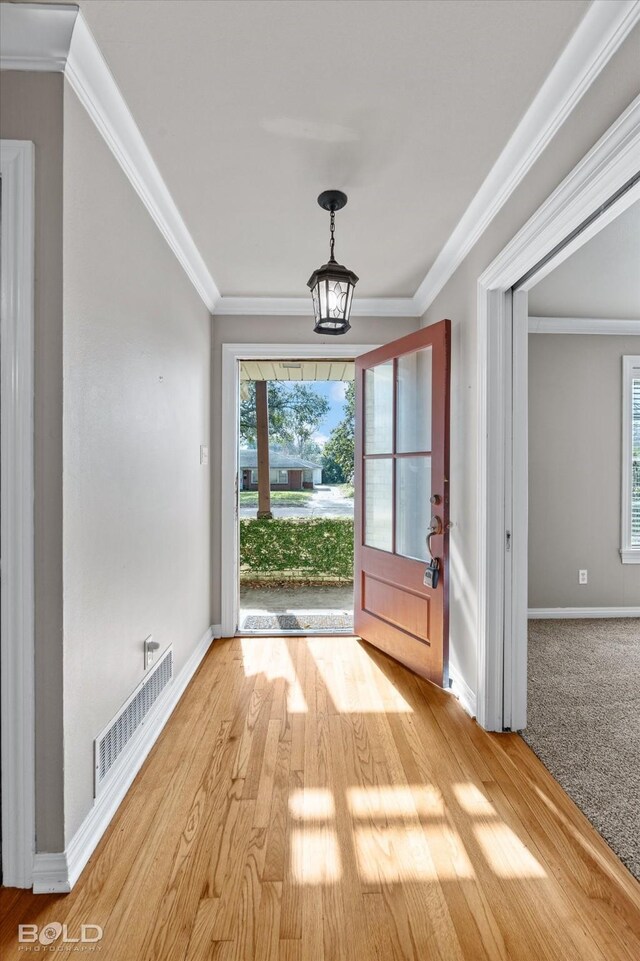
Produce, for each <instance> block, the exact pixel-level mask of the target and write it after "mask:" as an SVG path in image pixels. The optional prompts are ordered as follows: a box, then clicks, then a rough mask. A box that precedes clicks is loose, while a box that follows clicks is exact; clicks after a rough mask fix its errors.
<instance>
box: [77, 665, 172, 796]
mask: <svg viewBox="0 0 640 961" xmlns="http://www.w3.org/2000/svg"><path fill="white" fill-rule="evenodd" d="M172 677H173V648H172V647H170V648H168V650H167V651H166V652H165V653H164V654H163V655H162V657H161V659H160V660H159V661H158V663H157V664H156V665H155V667H154V668H153V670H152V671H150V672H149V674H147V676H146V677H145V678H144V680H143V681H141V682H140V684H139V685H138V687H137V688H136V689H135V691H134V692H133V694H132V695H131V697H130V698H129V699H128V701H126V702H125V704H123V705H122V707H121V708H120V710H119V711H118V713H117V714H116V716H115V717H114V718H113V720H112V721H110V722H109V724H108V725H107V727H105V728H104V730H103V731H102V732H101V733H100V734H99V735H98V737H97V738H96V739H95V741H94V742H93V745H94V747H93V750H94V761H95V783H94V796H96V797H97V795H98V794H99V792H100V791H101V789H102V788H103V786H104V784H105V781H107V780H108V779H109V777H108V776H109V772H110V771H111V769H112V767H113V765H114V764H115V763H116V761H117V760H118V758H119V757H120V756H121V754H122V752H123V751H124V750H125V748H126V746H127V744H128V743H129V742H130V741H131V738H132V737H133V736H134V734H135V733H136V731H137V730H138V729H139V728H140V727H141V726H142V725H143V724H144V722H145V719H146V717H147V715H148V713H149V711H150V710H151V708H152V707H153V705H154V704H155V703H156V701H157V700H158V698H159V697H160V695H161V694H162V692H163V691H164V689H165V687H166V686H167V684H169V682H170V681H171V679H172Z"/></svg>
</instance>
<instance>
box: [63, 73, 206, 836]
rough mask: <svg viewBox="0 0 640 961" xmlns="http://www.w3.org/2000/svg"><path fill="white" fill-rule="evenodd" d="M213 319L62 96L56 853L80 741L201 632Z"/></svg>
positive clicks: (72, 816)
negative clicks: (162, 657)
mask: <svg viewBox="0 0 640 961" xmlns="http://www.w3.org/2000/svg"><path fill="white" fill-rule="evenodd" d="M210 358H211V318H210V315H209V312H208V311H207V309H206V307H205V306H204V305H203V303H202V301H201V300H200V298H199V297H198V295H197V293H196V292H195V290H194V288H193V286H192V285H191V283H190V282H189V280H188V278H187V276H186V274H185V273H184V271H183V269H182V267H181V266H180V264H179V263H178V261H177V259H176V258H175V256H174V255H173V253H172V252H171V250H170V248H169V247H168V245H167V244H166V242H165V240H164V239H163V237H162V236H161V234H160V232H159V231H158V229H157V227H156V226H155V224H154V223H153V221H152V219H151V217H150V216H149V214H148V212H147V211H146V209H145V208H144V207H143V205H142V203H141V202H140V200H139V199H138V196H137V194H136V193H135V192H134V190H133V188H132V187H131V185H130V184H129V181H128V180H126V178H125V176H124V174H123V173H122V170H121V169H120V167H119V166H118V164H117V163H116V161H115V159H114V158H113V156H112V154H111V153H110V152H109V150H108V148H107V146H106V144H105V143H104V141H103V140H102V138H101V137H100V135H99V133H98V131H97V130H96V128H95V127H94V125H93V123H92V122H91V120H90V119H89V116H88V114H87V113H86V111H85V110H84V108H83V107H82V106H81V104H80V102H79V101H78V99H77V97H76V95H75V93H73V91H72V90H71V88H70V87H68V86H66V87H65V96H64V599H65V602H64V682H65V699H64V729H65V746H64V763H65V837H66V842H67V843H68V842H69V840H70V839H71V837H72V836H73V834H74V832H75V831H76V830H77V829H78V827H79V826H80V824H81V822H82V820H83V818H84V817H85V816H86V814H87V813H88V811H89V809H90V808H91V805H92V799H93V755H92V750H93V739H94V737H95V735H96V734H97V733H98V732H99V731H100V730H101V728H102V727H103V726H104V725H105V724H106V723H107V722H108V721H109V720H110V719H111V718H112V716H113V715H114V714H115V713H116V711H117V710H118V708H119V707H120V706H121V705H122V703H123V702H124V701H125V700H126V698H127V697H128V696H129V694H130V693H131V691H132V690H133V689H134V688H135V686H136V685H137V684H138V682H139V681H140V680H141V679H142V677H143V674H144V663H143V641H144V639H145V637H146V636H147V635H149V634H153V636H154V639H155V640H157V641H159V642H160V646H161V648H162V649H164V648H165V647H166V646H167V645H169V644H173V647H174V658H175V670H176V673H178V672H179V671H180V670H181V668H182V667H183V666H184V664H185V662H186V660H187V659H188V657H189V655H190V654H191V653H192V652H193V650H194V648H195V646H196V644H197V643H198V641H199V640H200V639H201V637H202V636H203V634H204V633H205V632H206V630H207V629H208V627H209V625H210V624H211V598H210V594H211V592H210V585H211V577H212V572H211V570H210V514H209V505H210V483H209V476H210V475H209V471H210V468H209V467H203V466H201V465H200V445H201V444H206V445H207V446H209V444H210V431H209V412H210Z"/></svg>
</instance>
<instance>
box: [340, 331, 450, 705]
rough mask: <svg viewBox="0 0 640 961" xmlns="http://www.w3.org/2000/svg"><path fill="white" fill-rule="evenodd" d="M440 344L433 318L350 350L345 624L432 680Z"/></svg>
mask: <svg viewBox="0 0 640 961" xmlns="http://www.w3.org/2000/svg"><path fill="white" fill-rule="evenodd" d="M450 343H451V322H450V321H449V320H442V321H440V322H439V323H437V324H433V325H432V326H431V327H425V328H423V329H422V330H419V331H417V333H415V334H409V335H408V336H406V337H402V338H401V339H400V340H396V341H393V343H391V344H386V345H385V346H384V347H380V348H378V349H377V350H372V351H371V352H370V353H368V354H363V355H362V356H360V357H358V358H357V359H356V452H355V456H356V464H355V606H354V619H355V633H356V634H359V635H360V637H362V638H363V640H365V641H369V642H370V643H371V644H374V645H375V646H376V647H379V648H380V649H381V650H383V651H385V652H386V653H387V654H390V655H391V656H392V657H394V658H395V659H396V660H398V661H401V662H402V663H403V664H405V665H406V666H407V667H409V668H411V670H413V671H415V672H416V673H417V674H420V675H421V676H422V677H426V678H428V679H429V680H430V681H433V682H434V683H436V684H439V685H440V686H441V687H445V686H447V685H448V656H449V550H448V547H449V535H448V529H449V372H450V352H451V346H450ZM434 569H437V574H435V576H434V575H433V573H432V572H433V570H434Z"/></svg>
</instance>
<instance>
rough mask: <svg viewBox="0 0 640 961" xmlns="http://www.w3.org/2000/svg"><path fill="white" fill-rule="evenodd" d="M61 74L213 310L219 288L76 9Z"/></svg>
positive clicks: (197, 288) (195, 285)
mask: <svg viewBox="0 0 640 961" xmlns="http://www.w3.org/2000/svg"><path fill="white" fill-rule="evenodd" d="M65 76H66V78H67V80H68V81H69V83H70V85H71V87H72V88H73V90H74V91H75V92H76V94H77V95H78V98H79V100H80V102H81V103H82V105H83V106H84V107H85V109H86V111H87V113H88V114H89V116H90V117H91V119H92V120H93V122H94V124H95V125H96V127H97V128H98V130H99V131H100V133H101V134H102V136H103V138H104V140H105V142H106V144H107V146H108V147H109V149H110V150H111V152H112V153H113V155H114V157H115V158H116V160H117V161H118V163H119V164H120V166H121V167H122V170H123V171H124V173H125V175H126V176H127V178H128V179H129V181H130V182H131V185H132V186H133V188H134V190H135V191H136V193H137V194H138V196H139V197H140V199H141V200H142V202H143V204H144V205H145V207H146V208H147V210H148V211H149V213H150V214H151V216H152V218H153V220H154V221H155V223H156V225H157V227H158V229H159V230H160V232H161V234H162V235H163V237H164V238H165V240H166V241H167V243H168V244H169V246H170V247H171V249H172V250H173V252H174V254H175V255H176V257H177V258H178V260H179V261H180V263H181V264H182V267H183V268H184V270H185V272H186V274H187V276H188V277H189V279H190V280H191V283H192V284H193V286H194V287H195V288H196V290H197V291H198V293H199V294H200V297H201V298H202V300H203V301H204V303H205V305H206V306H207V307H208V309H209V311H210V312H211V313H213V311H214V309H215V306H216V304H217V303H218V301H219V300H220V291H219V290H218V288H217V286H216V283H215V281H214V279H213V277H212V276H211V274H210V273H209V271H208V269H207V266H206V264H205V262H204V260H203V259H202V255H201V254H200V251H199V250H198V248H197V247H196V245H195V243H194V240H193V238H192V236H191V234H190V233H189V230H188V229H187V225H186V224H185V222H184V220H183V219H182V216H181V215H180V211H179V210H178V208H177V207H176V205H175V203H174V200H173V197H172V196H171V194H170V193H169V190H168V188H167V185H166V184H165V182H164V180H163V179H162V175H161V174H160V171H159V170H158V168H157V166H156V164H155V161H154V159H153V157H152V156H151V154H150V152H149V149H148V147H147V145H146V143H145V142H144V139H143V137H142V134H141V133H140V130H139V129H138V126H137V124H136V122H135V120H134V119H133V116H132V115H131V112H130V110H129V108H128V106H127V104H126V101H125V99H124V97H123V96H122V94H121V93H120V90H119V88H118V85H117V84H116V82H115V80H114V78H113V75H112V73H111V71H110V70H109V67H108V66H107V63H106V61H105V59H104V57H103V56H102V53H101V52H100V48H99V47H98V45H97V43H96V41H95V40H94V38H93V35H92V33H91V31H90V30H89V27H88V26H87V23H86V21H85V19H84V17H83V16H82V14H80V13H79V14H78V16H77V18H76V22H75V27H74V30H73V36H72V38H71V47H70V49H69V56H68V58H67V65H66V69H65Z"/></svg>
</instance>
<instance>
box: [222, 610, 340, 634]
mask: <svg viewBox="0 0 640 961" xmlns="http://www.w3.org/2000/svg"><path fill="white" fill-rule="evenodd" d="M240 630H241V631H352V630H353V616H352V615H351V614H342V613H340V612H339V611H335V612H333V613H331V614H284V613H283V614H250V615H249V616H248V617H245V618H244V620H243V622H242V624H241V625H240Z"/></svg>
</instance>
